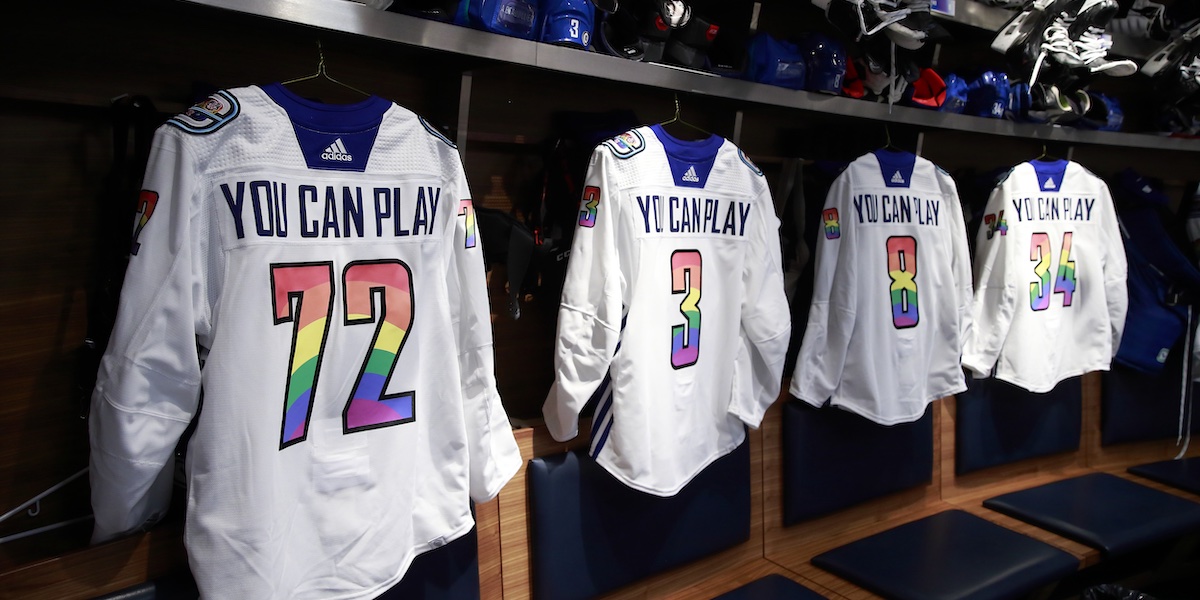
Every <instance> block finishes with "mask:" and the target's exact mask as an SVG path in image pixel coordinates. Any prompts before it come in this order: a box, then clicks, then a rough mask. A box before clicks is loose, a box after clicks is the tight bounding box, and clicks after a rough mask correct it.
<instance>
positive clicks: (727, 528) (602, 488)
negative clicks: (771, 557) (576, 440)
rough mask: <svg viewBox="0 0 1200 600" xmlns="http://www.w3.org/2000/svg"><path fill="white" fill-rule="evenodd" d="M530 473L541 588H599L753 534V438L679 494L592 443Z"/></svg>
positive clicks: (570, 592)
mask: <svg viewBox="0 0 1200 600" xmlns="http://www.w3.org/2000/svg"><path fill="white" fill-rule="evenodd" d="M527 477H528V480H529V539H530V563H531V564H530V567H531V570H532V579H533V581H532V583H533V595H534V597H535V598H546V599H550V600H572V599H575V598H591V597H593V596H596V595H598V594H602V593H604V592H606V591H609V590H613V589H616V588H618V587H620V586H623V585H626V584H628V583H632V582H634V581H636V580H638V579H641V578H643V577H646V576H648V575H652V574H655V573H658V572H661V571H665V570H667V569H670V568H672V567H675V566H678V565H681V564H684V563H687V562H690V561H693V560H695V559H698V558H701V557H703V556H707V555H709V554H713V553H715V552H718V551H720V550H724V549H726V548H729V547H731V546H736V545H737V544H739V543H741V542H743V541H745V540H747V539H749V538H750V443H749V441H746V442H743V443H742V445H741V446H740V447H738V448H737V449H736V450H734V451H733V452H732V453H730V454H729V455H727V456H724V457H722V458H720V459H718V460H717V461H715V462H714V463H713V464H711V465H709V466H708V468H706V469H705V470H704V471H702V472H701V473H700V474H699V475H697V476H696V478H695V479H693V480H692V481H691V483H689V484H688V485H687V486H686V487H684V488H683V490H682V491H680V492H679V493H678V494H676V495H674V496H671V497H669V498H661V497H658V496H652V495H650V494H646V493H643V492H640V491H638V490H635V489H632V488H629V487H627V486H625V485H624V484H623V483H621V482H620V481H618V480H616V479H614V478H613V477H612V476H611V475H609V474H608V472H607V471H605V470H604V468H603V467H601V466H600V465H597V464H596V463H595V461H593V460H592V459H591V458H589V457H588V456H587V455H586V453H585V451H582V450H581V451H576V452H568V453H564V454H560V455H556V456H551V457H543V458H535V459H533V460H531V461H529V469H528V472H527Z"/></svg>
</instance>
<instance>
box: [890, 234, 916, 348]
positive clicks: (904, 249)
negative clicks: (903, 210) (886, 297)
mask: <svg viewBox="0 0 1200 600" xmlns="http://www.w3.org/2000/svg"><path fill="white" fill-rule="evenodd" d="M887 255H888V277H890V278H891V279H892V285H891V287H890V288H889V291H890V292H891V302H892V326H893V327H895V328H896V329H908V328H909V327H916V326H917V323H918V322H919V321H920V320H921V318H920V313H919V312H918V310H917V240H916V238H913V237H912V236H907V235H901V236H892V237H890V238H888V240H887Z"/></svg>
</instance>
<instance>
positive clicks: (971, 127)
mask: <svg viewBox="0 0 1200 600" xmlns="http://www.w3.org/2000/svg"><path fill="white" fill-rule="evenodd" d="M185 1H187V2H192V3H194V4H201V5H205V6H211V7H214V8H222V9H228V10H232V11H237V12H240V13H244V14H250V15H256V16H260V17H267V18H272V19H278V20H282V21H287V22H291V23H297V24H300V25H307V26H312V27H318V28H322V29H329V30H334V31H340V32H345V33H350V34H355V35H361V36H366V37H370V38H375V39H380V40H388V41H392V42H398V43H401V44H407V45H411V46H420V47H423V48H429V49H433V50H440V51H444V52H449V53H453V54H458V55H462V56H467V57H474V58H480V59H487V60H490V61H495V62H498V63H506V64H514V65H522V66H527V67H535V68H539V69H545V70H549V71H552V72H558V73H563V74H568V75H573V76H584V77H591V78H594V79H597V80H608V81H620V82H625V83H633V84H638V85H645V86H649V87H655V88H661V89H667V90H674V91H680V92H688V93H694V94H702V95H706V96H712V97H717V98H726V99H730V100H735V101H739V102H749V103H755V104H760V105H767V106H777V107H783V108H795V109H800V110H807V111H812V112H818V113H826V114H832V115H840V116H845V117H855V118H862V119H873V120H879V121H892V122H901V123H907V124H911V125H916V126H920V127H931V128H938V129H949V130H957V131H970V132H976V133H984V134H990V135H1001V136H1011V137H1022V138H1030V139H1035V140H1044V141H1056V142H1066V143H1079V144H1098V145H1109V146H1120V147H1129V148H1153V149H1161V150H1185V151H1193V152H1195V151H1200V140H1191V139H1180V138H1169V137H1165V136H1158V135H1153V134H1140V133H1119V132H1102V131H1087V130H1080V129H1072V128H1065V127H1056V126H1048V125H1034V124H1029V123H1013V122H1011V121H1004V120H999V119H985V118H981V117H974V116H967V115H956V114H946V113H939V112H934V111H929V110H923V109H917V108H910V107H905V106H891V107H889V106H888V105H886V104H880V103H874V102H867V101H863V100H854V99H851V98H845V97H838V96H829V95H824V94H817V93H812V92H803V91H795V90H788V89H784V88H780V87H775V86H770V85H765V84H760V83H754V82H750V81H744V80H740V79H730V78H725V77H718V76H715V75H711V74H708V73H699V72H695V71H691V70H687V69H680V68H675V67H671V66H668V65H660V64H654V63H640V62H634V61H629V60H625V59H622V58H618V57H615V56H608V55H606V54H599V53H594V52H584V51H582V50H577V49H574V48H566V47H561V46H555V45H551V44H542V43H537V42H532V41H528V40H521V39H516V38H510V37H505V36H502V35H496V34H492V33H487V32H483V31H477V30H474V29H470V28H467V27H459V26H456V25H452V24H449V23H442V22H438V21H430V20H426V19H419V18H416V17H410V16H407V15H402V14H398V13H391V12H384V11H379V10H376V9H372V8H369V7H367V6H364V5H362V4H358V3H356V2H350V1H348V0H185ZM959 7H960V9H964V8H965V10H963V12H962V18H964V19H967V18H977V19H979V20H980V21H979V22H984V23H986V22H990V20H995V16H988V15H989V14H990V12H989V11H994V10H1000V12H1007V11H1003V10H1002V9H994V8H991V7H987V6H984V5H982V4H978V3H975V2H969V1H967V0H960V3H959ZM979 9H986V10H984V11H982V12H979V13H978V14H976V16H975V17H968V16H967V15H971V14H975V13H976V11H978V10H979ZM979 15H983V16H979ZM1001 24H1003V21H1002V22H1001Z"/></svg>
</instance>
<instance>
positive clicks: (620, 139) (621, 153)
mask: <svg viewBox="0 0 1200 600" xmlns="http://www.w3.org/2000/svg"><path fill="white" fill-rule="evenodd" d="M604 145H605V146H608V149H609V150H610V151H611V152H612V153H613V155H614V156H616V157H617V158H629V157H630V156H633V155H635V154H637V153H638V152H641V151H642V150H645V149H646V139H645V138H643V137H642V134H641V133H638V132H637V130H630V131H626V132H625V133H622V134H621V135H618V136H616V137H614V138H610V139H608V140H606V141H605V142H604Z"/></svg>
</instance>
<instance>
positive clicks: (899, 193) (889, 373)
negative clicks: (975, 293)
mask: <svg viewBox="0 0 1200 600" xmlns="http://www.w3.org/2000/svg"><path fill="white" fill-rule="evenodd" d="M821 215H822V217H821V218H822V232H823V235H822V236H821V237H819V238H818V243H817V257H816V275H815V279H814V281H813V300H812V306H811V307H810V308H809V312H808V328H807V329H806V330H805V332H804V341H803V342H802V343H801V346H800V355H799V357H798V358H797V362H796V369H795V373H794V374H793V376H792V384H791V387H790V390H789V391H791V393H792V394H793V395H794V396H796V397H797V398H800V399H801V400H804V401H805V402H808V403H809V404H812V405H814V406H821V405H823V404H825V402H826V401H827V400H828V401H830V402H831V403H832V404H833V405H834V406H838V407H841V408H843V409H846V410H848V411H851V412H854V413H857V414H859V415H861V416H863V417H866V418H868V419H870V420H872V421H875V422H876V423H880V424H883V425H892V424H896V423H905V422H909V421H914V420H916V419H919V418H921V416H922V415H923V414H925V410H926V408H927V407H928V406H929V403H930V402H932V401H934V400H936V399H938V398H942V397H945V396H949V395H951V394H955V393H958V392H961V391H963V390H965V389H966V384H965V381H964V378H963V372H962V366H961V365H960V364H959V355H960V352H961V351H962V344H963V340H964V338H965V335H966V330H967V327H968V325H969V323H970V306H971V266H970V265H971V262H970V261H971V258H970V253H969V251H968V249H967V230H966V225H965V224H964V222H963V216H962V207H961V205H960V204H959V199H958V188H957V187H956V186H955V185H954V180H953V179H951V178H950V175H949V174H948V173H946V172H945V171H943V170H942V169H940V168H938V167H937V166H936V165H934V164H933V163H932V162H930V161H929V160H927V159H924V158H920V157H918V156H916V155H914V154H911V153H908V152H899V151H891V150H886V149H881V150H876V151H874V152H872V153H869V154H866V155H863V156H861V157H859V158H858V159H857V160H855V161H854V162H852V163H850V165H849V166H848V167H846V170H845V171H843V172H842V174H841V175H839V176H838V178H837V179H836V180H835V181H834V183H833V186H832V187H831V188H830V189H829V195H828V196H827V197H826V200H825V208H824V210H823V211H822V213H821Z"/></svg>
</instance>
